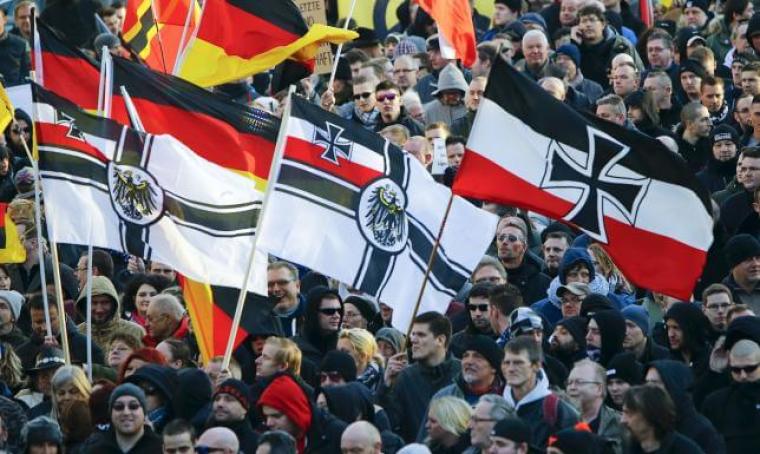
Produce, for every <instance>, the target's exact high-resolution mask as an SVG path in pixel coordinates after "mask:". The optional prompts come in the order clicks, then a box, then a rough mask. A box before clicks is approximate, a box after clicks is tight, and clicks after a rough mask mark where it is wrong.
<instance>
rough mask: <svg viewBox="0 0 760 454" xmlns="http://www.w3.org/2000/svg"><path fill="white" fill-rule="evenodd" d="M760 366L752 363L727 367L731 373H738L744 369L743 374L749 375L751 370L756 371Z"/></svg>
mask: <svg viewBox="0 0 760 454" xmlns="http://www.w3.org/2000/svg"><path fill="white" fill-rule="evenodd" d="M758 367H760V364H752V365H749V366H731V367H729V369H731V373H732V374H736V375H739V374H740V373H742V371H744V373H745V374H747V375H749V374H751V373H752V372H754V371H756V370H757V368H758Z"/></svg>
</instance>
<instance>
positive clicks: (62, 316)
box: [48, 225, 71, 365]
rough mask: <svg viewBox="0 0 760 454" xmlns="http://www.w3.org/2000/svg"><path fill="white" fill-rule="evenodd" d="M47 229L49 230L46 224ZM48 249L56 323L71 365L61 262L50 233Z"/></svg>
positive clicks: (68, 363)
mask: <svg viewBox="0 0 760 454" xmlns="http://www.w3.org/2000/svg"><path fill="white" fill-rule="evenodd" d="M48 230H51V227H50V225H48ZM50 237H51V240H50V250H51V252H52V253H53V282H54V283H55V297H56V301H57V303H58V325H59V328H60V330H61V347H62V348H63V354H64V358H65V359H66V364H67V365H71V352H69V335H68V333H67V332H66V306H65V305H64V303H63V287H62V285H61V269H60V266H61V263H60V261H59V260H58V244H56V242H55V241H53V240H52V238H53V235H50Z"/></svg>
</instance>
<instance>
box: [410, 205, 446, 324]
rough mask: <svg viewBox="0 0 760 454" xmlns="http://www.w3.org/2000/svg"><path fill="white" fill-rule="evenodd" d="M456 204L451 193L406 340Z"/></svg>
mask: <svg viewBox="0 0 760 454" xmlns="http://www.w3.org/2000/svg"><path fill="white" fill-rule="evenodd" d="M452 203H454V193H453V192H452V193H451V196H450V197H449V203H448V204H447V205H446V211H445V212H444V213H443V220H442V221H441V228H440V229H438V236H436V237H435V243H433V251H432V252H431V253H430V258H429V259H428V263H427V268H425V275H424V276H423V278H422V285H421V286H420V293H419V294H418V295H417V302H416V303H415V304H414V311H413V312H412V318H411V319H410V320H412V321H410V322H409V327H408V328H407V330H406V338H407V339H409V338H410V336H411V335H412V325H414V319H415V318H416V317H417V312H419V310H420V303H421V302H422V296H423V295H424V294H425V287H427V283H428V280H429V279H430V270H431V269H432V268H433V263H434V262H435V255H436V254H437V253H438V247H439V246H440V245H441V237H442V236H443V229H444V227H446V221H447V220H448V219H449V213H450V212H451V204H452Z"/></svg>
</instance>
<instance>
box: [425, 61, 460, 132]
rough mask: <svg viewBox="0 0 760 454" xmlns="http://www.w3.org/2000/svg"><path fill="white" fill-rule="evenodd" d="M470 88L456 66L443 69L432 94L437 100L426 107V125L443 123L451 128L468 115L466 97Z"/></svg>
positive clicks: (448, 65)
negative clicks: (465, 103)
mask: <svg viewBox="0 0 760 454" xmlns="http://www.w3.org/2000/svg"><path fill="white" fill-rule="evenodd" d="M468 88H469V87H468V86H467V81H466V80H465V78H464V74H462V71H460V70H459V68H457V67H456V65H455V64H453V63H449V64H447V65H446V66H445V67H443V68H442V69H441V71H440V73H439V75H438V87H437V89H436V90H435V91H433V92H432V93H431V95H432V96H433V97H435V99H433V100H432V101H430V102H428V103H427V104H425V106H424V107H425V121H426V122H427V123H426V124H428V125H429V124H433V123H437V122H443V123H446V125H447V126H449V128H450V127H451V125H452V123H454V122H455V121H456V120H458V119H460V118H463V117H464V116H465V115H467V107H465V105H464V96H465V94H467V90H468ZM423 102H424V100H423Z"/></svg>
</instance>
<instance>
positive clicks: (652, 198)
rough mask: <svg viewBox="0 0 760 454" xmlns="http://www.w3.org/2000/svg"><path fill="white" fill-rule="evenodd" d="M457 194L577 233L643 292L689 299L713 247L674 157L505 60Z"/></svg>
mask: <svg viewBox="0 0 760 454" xmlns="http://www.w3.org/2000/svg"><path fill="white" fill-rule="evenodd" d="M453 190H454V193H455V194H458V195H462V196H466V197H473V198H477V199H481V200H489V201H493V202H497V203H502V204H509V205H514V206H519V207H521V208H525V209H528V210H532V211H535V212H538V213H541V214H544V215H546V216H549V217H551V218H554V219H560V220H562V221H564V222H566V223H568V224H571V225H574V226H576V227H578V228H580V229H581V230H583V231H584V232H585V233H587V234H588V235H589V236H590V237H591V238H593V239H594V240H595V241H597V242H599V243H601V244H602V245H603V247H604V248H605V250H606V251H607V252H608V253H609V254H610V256H611V257H612V259H613V260H614V261H615V263H616V264H617V265H618V267H619V268H620V270H621V271H622V272H623V274H625V276H626V277H627V278H629V279H630V280H631V281H632V282H634V283H635V284H636V285H638V286H640V287H644V288H647V289H650V290H654V291H658V292H662V293H664V294H667V295H671V296H674V297H678V298H682V299H688V298H689V297H690V296H691V293H692V289H693V288H694V283H695V282H696V280H697V279H698V278H699V276H700V275H701V273H702V268H703V266H704V262H705V259H706V256H707V250H708V248H709V247H710V244H711V243H712V239H713V237H712V226H713V222H712V218H711V210H710V202H709V197H708V195H707V193H706V192H705V191H704V190H703V189H702V188H701V186H700V184H699V183H698V182H697V180H696V178H695V177H694V176H693V174H692V173H691V172H690V171H689V170H688V168H687V167H686V164H685V163H684V162H683V161H682V160H681V159H680V158H679V157H678V156H677V155H675V154H674V153H672V152H670V151H669V150H667V149H666V148H665V147H664V146H663V145H662V144H661V143H660V142H658V141H657V140H655V139H652V138H650V137H648V136H645V135H643V134H640V133H638V132H636V131H631V130H628V129H625V128H623V127H621V126H618V125H616V124H613V123H610V122H607V121H604V120H601V119H598V118H595V117H590V116H588V117H586V116H583V115H581V114H580V113H578V112H577V111H575V110H573V109H572V108H570V107H568V106H567V105H566V104H564V103H562V102H560V101H557V100H556V99H554V98H552V97H551V96H550V95H548V94H547V93H546V92H544V90H542V89H541V88H540V87H539V86H538V85H536V84H535V83H534V82H533V81H531V80H529V79H528V78H526V77H524V76H523V75H522V74H520V73H519V72H517V70H515V69H514V68H512V67H511V66H509V65H507V64H506V63H505V62H503V61H501V60H499V61H498V62H497V63H495V64H494V67H493V69H492V70H491V76H490V79H489V81H488V88H487V90H486V93H485V99H483V100H482V101H481V102H480V107H479V109H478V114H477V117H476V118H475V123H474V125H473V128H472V132H471V134H470V138H469V141H468V143H467V153H465V157H464V160H463V162H462V166H461V167H460V169H459V172H458V173H457V178H456V180H455V182H454V187H453Z"/></svg>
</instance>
